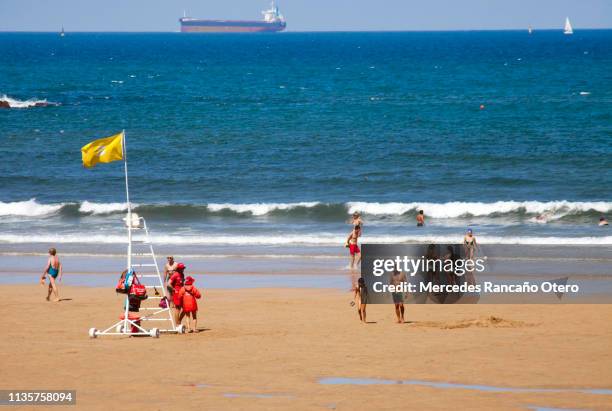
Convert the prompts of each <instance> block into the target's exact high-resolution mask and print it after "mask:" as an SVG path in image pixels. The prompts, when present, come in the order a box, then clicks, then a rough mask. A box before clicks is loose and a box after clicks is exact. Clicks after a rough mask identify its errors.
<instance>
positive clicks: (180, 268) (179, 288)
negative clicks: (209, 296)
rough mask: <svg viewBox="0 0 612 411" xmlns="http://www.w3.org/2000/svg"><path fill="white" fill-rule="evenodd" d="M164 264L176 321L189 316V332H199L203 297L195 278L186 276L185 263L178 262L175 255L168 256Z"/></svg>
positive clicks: (179, 321)
mask: <svg viewBox="0 0 612 411" xmlns="http://www.w3.org/2000/svg"><path fill="white" fill-rule="evenodd" d="M167 260H168V262H167V263H166V265H165V266H164V283H165V284H166V288H167V290H168V295H169V296H170V297H169V301H168V303H169V304H170V307H171V308H172V310H173V315H174V321H175V323H176V324H177V325H178V324H180V323H181V322H182V321H183V318H184V317H187V332H190V333H191V332H193V333H197V332H198V302H197V300H198V299H199V298H201V297H202V294H201V293H200V291H199V290H198V289H197V288H196V287H195V286H194V285H193V283H195V279H194V278H193V277H191V276H187V277H185V264H183V263H177V262H176V261H174V257H172V256H168V257H167Z"/></svg>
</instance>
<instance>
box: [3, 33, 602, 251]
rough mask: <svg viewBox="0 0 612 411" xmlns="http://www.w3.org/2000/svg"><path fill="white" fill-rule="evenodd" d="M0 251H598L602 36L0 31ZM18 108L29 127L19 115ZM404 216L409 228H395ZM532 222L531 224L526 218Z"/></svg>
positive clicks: (600, 191) (600, 234)
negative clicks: (492, 245)
mask: <svg viewBox="0 0 612 411" xmlns="http://www.w3.org/2000/svg"><path fill="white" fill-rule="evenodd" d="M0 56H1V57H0V59H1V60H0V61H1V64H0V100H3V101H6V102H8V103H9V104H10V105H11V106H12V108H0V216H1V217H2V219H1V220H0V242H3V243H5V244H8V243H29V242H45V243H47V242H53V243H55V242H78V243H82V242H86V243H87V242H92V243H113V242H121V241H124V233H123V231H122V227H121V218H122V212H123V209H124V208H123V205H122V204H121V202H123V201H124V186H123V165H122V164H121V163H120V162H117V163H112V164H103V165H100V166H98V167H96V168H95V169H93V170H86V169H84V168H83V167H82V165H81V162H80V147H81V146H83V145H84V144H86V143H87V142H89V141H91V140H92V139H95V138H99V137H103V136H108V135H111V134H114V133H116V132H118V131H120V130H122V129H125V130H126V133H127V150H128V159H129V163H128V164H129V172H130V173H129V175H130V191H131V195H132V201H133V202H135V203H136V204H137V209H136V210H137V212H138V213H140V214H141V215H144V216H145V217H147V219H148V221H149V225H150V226H151V228H152V230H153V232H154V233H155V235H156V236H157V239H158V241H159V242H162V243H165V244H203V245H206V244H209V245H210V244H261V245H270V246H278V245H292V244H305V245H308V246H314V245H340V246H341V244H342V243H343V241H344V237H345V236H346V235H347V233H348V230H349V226H348V225H347V224H346V219H347V218H348V216H349V213H350V212H352V211H354V210H359V211H362V212H363V213H364V220H365V222H366V223H365V230H364V241H388V242H410V241H424V240H429V239H439V238H444V239H445V240H456V239H460V238H461V236H462V233H463V232H464V231H465V228H466V227H467V226H471V227H473V228H474V230H475V232H476V234H477V236H479V238H480V239H481V240H482V241H483V242H487V241H488V242H519V243H520V242H522V243H552V244H557V243H582V244H611V243H612V236H610V233H609V230H608V229H607V228H600V227H597V220H598V219H599V217H600V216H601V215H605V214H609V213H610V211H611V210H612V195H611V192H610V184H611V183H612V159H611V154H612V143H611V138H612V104H611V103H612V74H611V73H612V71H611V70H610V67H612V31H610V30H590V31H589V30H579V31H577V32H576V33H575V34H574V35H573V36H564V35H563V34H562V33H561V32H560V31H536V32H535V33H534V34H533V35H528V34H527V32H526V31H504V32H405V33H282V34H271V35H265V34H264V35H239V34H238V35H197V34H195V35H189V34H180V33H159V34H154V33H147V34H144V33H143V34H111V33H88V34H86V33H68V34H67V36H66V37H63V38H61V37H60V36H59V35H57V34H53V33H50V34H49V33H47V34H42V33H0ZM36 101H38V102H41V103H45V102H46V103H47V104H48V105H47V106H45V107H35V106H33V105H34V103H35V102H36ZM421 208H422V209H424V210H425V214H426V216H427V225H426V227H425V228H422V229H417V228H416V227H415V226H414V225H415V224H414V217H415V213H416V211H417V210H418V209H421ZM538 216H540V219H537V218H536V217H538Z"/></svg>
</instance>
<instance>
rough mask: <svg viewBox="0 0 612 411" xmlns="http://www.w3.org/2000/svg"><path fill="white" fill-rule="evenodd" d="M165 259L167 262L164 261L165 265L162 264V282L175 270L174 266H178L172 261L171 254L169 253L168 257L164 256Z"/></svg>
mask: <svg viewBox="0 0 612 411" xmlns="http://www.w3.org/2000/svg"><path fill="white" fill-rule="evenodd" d="M166 259H167V260H168V262H167V263H166V265H164V282H167V281H168V279H169V278H170V277H171V276H172V274H174V272H175V271H176V267H177V266H178V263H177V262H176V261H174V257H173V256H171V255H169V256H168V257H166Z"/></svg>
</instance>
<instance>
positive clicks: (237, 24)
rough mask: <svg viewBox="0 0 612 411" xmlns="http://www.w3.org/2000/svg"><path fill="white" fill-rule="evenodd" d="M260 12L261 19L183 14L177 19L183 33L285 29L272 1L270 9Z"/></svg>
mask: <svg viewBox="0 0 612 411" xmlns="http://www.w3.org/2000/svg"><path fill="white" fill-rule="evenodd" d="M261 13H262V14H263V16H264V17H263V20H250V21H249V20H202V19H194V18H191V17H186V16H184V17H182V18H180V19H179V21H180V22H181V32H183V33H256V32H274V31H283V30H285V27H286V26H287V23H286V22H285V18H284V17H283V15H282V14H280V13H279V11H278V7H277V6H276V5H275V4H274V2H273V3H272V5H271V7H270V9H268V10H265V11H262V12H261Z"/></svg>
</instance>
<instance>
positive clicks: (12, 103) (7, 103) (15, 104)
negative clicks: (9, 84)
mask: <svg viewBox="0 0 612 411" xmlns="http://www.w3.org/2000/svg"><path fill="white" fill-rule="evenodd" d="M46 106H59V103H53V102H50V101H47V99H42V100H40V99H36V98H31V99H29V100H17V99H15V98H11V97H9V96H7V95H6V94H3V95H1V96H0V107H5V108H30V107H46Z"/></svg>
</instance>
